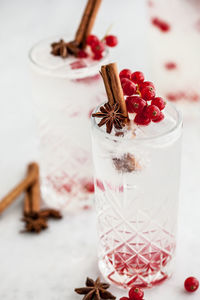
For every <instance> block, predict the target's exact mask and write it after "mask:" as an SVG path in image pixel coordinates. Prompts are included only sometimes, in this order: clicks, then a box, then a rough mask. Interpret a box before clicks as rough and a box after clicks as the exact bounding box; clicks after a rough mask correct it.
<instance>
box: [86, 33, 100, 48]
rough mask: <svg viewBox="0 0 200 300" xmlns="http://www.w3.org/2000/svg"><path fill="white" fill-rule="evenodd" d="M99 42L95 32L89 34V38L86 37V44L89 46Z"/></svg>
mask: <svg viewBox="0 0 200 300" xmlns="http://www.w3.org/2000/svg"><path fill="white" fill-rule="evenodd" d="M98 43H99V39H98V37H97V36H96V35H94V34H91V35H88V37H87V39H86V44H87V45H88V46H91V47H92V46H94V45H95V44H98Z"/></svg>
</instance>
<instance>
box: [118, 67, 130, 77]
mask: <svg viewBox="0 0 200 300" xmlns="http://www.w3.org/2000/svg"><path fill="white" fill-rule="evenodd" d="M119 77H120V78H121V79H122V78H128V79H130V78H131V70H129V69H123V70H122V71H121V72H120V73H119Z"/></svg>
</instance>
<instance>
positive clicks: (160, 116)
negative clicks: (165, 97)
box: [152, 111, 165, 123]
mask: <svg viewBox="0 0 200 300" xmlns="http://www.w3.org/2000/svg"><path fill="white" fill-rule="evenodd" d="M164 118H165V116H164V114H163V113H162V111H161V112H160V115H159V117H158V118H157V119H155V120H152V121H153V122H154V123H159V122H161V121H162V120H163V119H164Z"/></svg>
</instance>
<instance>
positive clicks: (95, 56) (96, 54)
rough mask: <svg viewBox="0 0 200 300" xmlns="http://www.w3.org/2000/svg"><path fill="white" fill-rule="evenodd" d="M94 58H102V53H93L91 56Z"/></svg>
mask: <svg viewBox="0 0 200 300" xmlns="http://www.w3.org/2000/svg"><path fill="white" fill-rule="evenodd" d="M92 58H93V59H94V60H101V59H102V58H103V55H102V53H94V55H93V57H92Z"/></svg>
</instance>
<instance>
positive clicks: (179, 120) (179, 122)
mask: <svg viewBox="0 0 200 300" xmlns="http://www.w3.org/2000/svg"><path fill="white" fill-rule="evenodd" d="M104 104H105V103H102V104H100V105H98V106H97V107H96V108H95V109H94V110H93V112H92V114H93V113H96V112H97V111H98V110H99V108H100V107H101V106H102V105H104ZM167 106H169V107H171V108H172V109H173V110H174V112H175V113H176V124H175V125H174V126H173V127H172V128H170V129H169V130H166V131H165V132H163V133H160V134H157V135H155V136H152V137H148V136H147V137H138V138H135V139H133V138H130V137H128V138H127V137H125V138H124V137H120V136H114V135H111V134H109V133H107V132H106V131H104V130H103V129H102V128H101V127H99V126H98V124H97V122H96V120H95V119H96V118H95V117H92V115H91V123H92V126H94V127H95V129H96V130H97V131H98V132H99V133H100V134H101V135H103V136H104V138H107V139H110V140H112V141H116V140H117V141H122V140H123V139H124V140H126V141H131V142H132V143H140V142H142V141H144V142H145V141H155V140H158V139H161V138H162V137H165V136H169V135H171V134H173V133H174V132H175V131H178V130H179V128H182V125H183V118H182V113H181V112H180V110H178V109H177V108H176V106H175V105H174V104H172V103H169V101H167ZM136 126H138V125H136Z"/></svg>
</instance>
